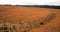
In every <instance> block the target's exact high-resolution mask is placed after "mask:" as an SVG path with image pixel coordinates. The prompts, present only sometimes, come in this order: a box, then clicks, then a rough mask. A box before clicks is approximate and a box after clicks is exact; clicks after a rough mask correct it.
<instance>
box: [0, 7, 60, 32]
mask: <svg viewBox="0 0 60 32" xmlns="http://www.w3.org/2000/svg"><path fill="white" fill-rule="evenodd" d="M52 13H55V14H56V17H55V18H54V19H53V20H51V21H49V22H47V23H45V24H44V25H43V26H41V27H40V28H36V29H31V30H29V32H60V9H49V8H34V7H22V6H0V18H2V19H7V22H3V20H0V24H4V23H8V24H15V25H18V26H19V25H20V24H19V21H17V20H19V19H20V18H21V19H22V21H23V22H27V21H29V20H30V19H31V20H33V19H32V18H34V19H36V18H39V17H45V16H47V15H49V14H52ZM11 20H12V22H9V21H11ZM49 26H51V27H53V28H52V29H51V30H49V29H47V28H48V27H49ZM14 32H16V31H14Z"/></svg>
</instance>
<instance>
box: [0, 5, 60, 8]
mask: <svg viewBox="0 0 60 32" xmlns="http://www.w3.org/2000/svg"><path fill="white" fill-rule="evenodd" d="M0 6H23V7H37V8H52V9H60V6H54V5H0Z"/></svg>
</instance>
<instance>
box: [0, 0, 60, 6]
mask: <svg viewBox="0 0 60 32" xmlns="http://www.w3.org/2000/svg"><path fill="white" fill-rule="evenodd" d="M0 4H2V5H6V4H11V5H58V6H60V0H0Z"/></svg>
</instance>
